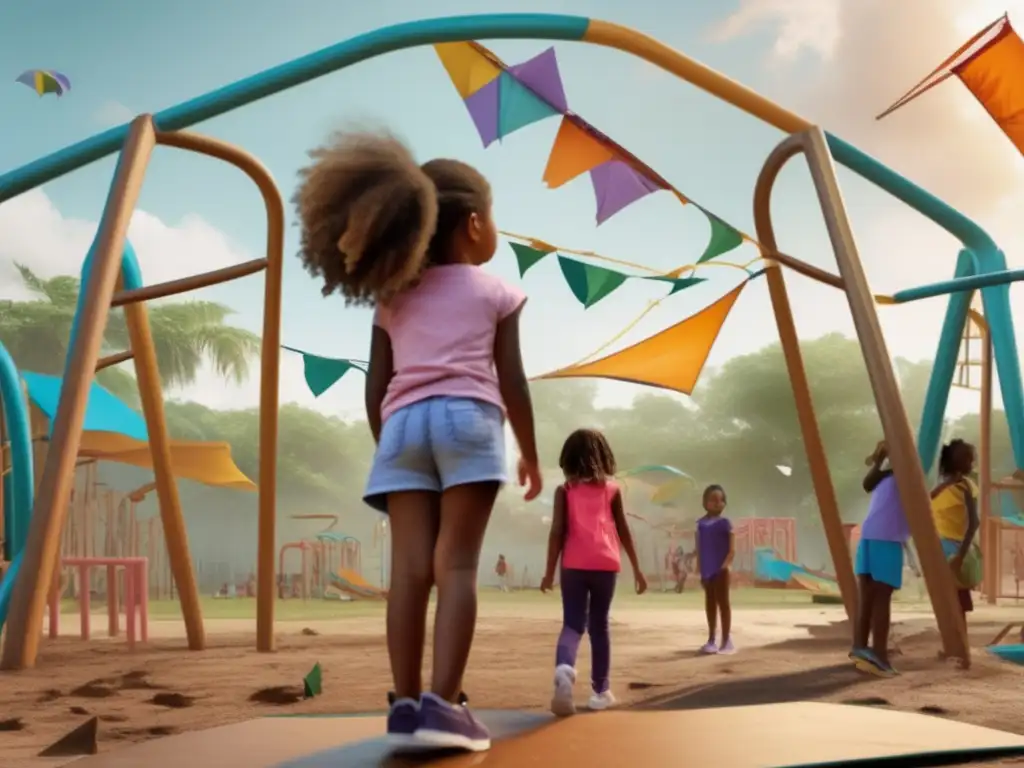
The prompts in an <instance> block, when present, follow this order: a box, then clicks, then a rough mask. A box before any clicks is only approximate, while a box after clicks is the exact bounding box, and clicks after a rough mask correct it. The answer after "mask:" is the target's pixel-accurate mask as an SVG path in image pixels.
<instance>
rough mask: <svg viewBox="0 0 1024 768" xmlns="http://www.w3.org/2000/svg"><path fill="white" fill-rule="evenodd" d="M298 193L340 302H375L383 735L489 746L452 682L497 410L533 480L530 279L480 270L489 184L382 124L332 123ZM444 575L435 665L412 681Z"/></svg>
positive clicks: (470, 605) (492, 480) (467, 634)
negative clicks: (527, 323) (387, 663)
mask: <svg viewBox="0 0 1024 768" xmlns="http://www.w3.org/2000/svg"><path fill="white" fill-rule="evenodd" d="M310 157H311V158H312V161H313V162H312V164H311V165H310V166H308V167H307V168H305V169H303V170H302V171H301V172H300V185H299V189H298V192H297V193H296V195H295V202H296V207H297V210H298V217H299V223H300V224H301V228H302V239H301V246H300V251H299V256H300V258H301V259H302V261H303V263H304V265H305V267H306V269H307V270H308V271H309V272H310V273H311V274H312V275H314V276H315V277H319V278H321V279H322V280H323V281H324V287H323V294H324V296H329V295H330V294H331V293H334V292H335V291H337V292H339V293H341V295H342V296H344V298H345V300H346V303H347V304H356V305H364V306H373V307H375V308H376V314H375V316H374V321H373V335H372V340H371V347H370V363H369V370H368V373H367V377H366V418H367V421H368V422H369V425H370V430H371V432H372V433H373V437H374V440H375V441H376V443H377V451H376V454H375V455H374V459H373V466H372V468H371V470H370V477H369V480H368V481H367V487H366V494H365V499H366V502H367V503H368V504H369V505H370V506H372V507H374V508H375V509H377V510H379V511H381V512H384V513H385V514H387V515H389V517H390V523H391V548H392V555H391V587H390V592H389V595H388V605H387V641H388V655H389V657H390V660H391V673H392V676H393V678H394V685H395V690H394V692H393V694H392V695H391V696H390V697H389V698H390V700H391V707H390V711H389V713H388V721H387V731H388V737H389V740H390V741H391V742H393V743H396V744H398V745H404V746H413V747H415V748H421V747H427V748H434V747H440V748H457V749H468V750H473V751H481V750H486V749H488V748H489V747H490V735H489V733H488V731H487V728H486V727H485V726H484V725H483V724H482V723H480V721H479V720H477V719H476V718H475V717H474V716H473V714H472V713H471V712H470V711H469V709H468V707H467V706H466V700H465V697H464V696H462V695H461V687H462V677H463V673H464V672H465V669H466V660H467V658H468V657H469V651H470V646H471V645H472V642H473V633H474V629H475V625H476V609H477V598H476V584H477V568H478V565H479V559H480V547H481V544H482V542H483V537H484V531H485V530H486V528H487V521H488V518H489V517H490V514H491V509H492V507H493V505H494V500H495V497H496V495H497V493H498V489H499V488H500V486H501V484H502V483H503V482H504V481H505V480H506V477H505V467H506V462H505V439H504V420H505V416H506V413H507V416H508V420H509V422H510V423H511V425H512V431H513V432H514V433H515V436H516V438H517V440H518V442H519V448H520V451H521V455H522V458H521V459H520V462H519V481H520V484H527V483H528V485H529V488H528V490H527V493H526V498H527V499H532V498H534V497H536V496H537V494H538V493H540V491H541V477H540V471H539V469H538V464H537V448H536V444H535V440H534V425H533V410H532V406H531V403H530V392H529V388H528V386H527V380H526V375H525V373H524V372H523V363H522V357H521V355H520V350H519V314H520V312H521V310H522V308H523V304H524V303H525V301H526V299H525V297H524V295H523V293H522V292H521V291H520V290H519V289H518V288H515V287H513V286H510V285H507V284H506V283H504V282H503V281H501V280H499V279H498V278H497V277H494V276H493V275H489V274H487V273H486V272H484V271H483V270H482V269H480V267H481V265H483V264H486V263H487V262H488V261H490V260H491V257H492V256H493V255H494V251H495V248H496V247H497V230H496V228H495V225H494V221H493V219H492V217H491V190H490V186H489V185H488V184H487V181H486V179H484V177H483V176H481V175H480V173H479V172H477V171H476V170H475V169H473V168H471V167H470V166H468V165H466V164H465V163H461V162H459V161H457V160H431V161H430V162H428V163H425V164H424V165H419V164H417V163H416V161H415V160H414V159H413V158H412V156H411V154H410V153H409V152H408V150H407V149H406V148H405V147H404V146H403V145H402V144H401V143H400V142H398V141H397V140H395V139H394V138H392V137H390V136H387V135H374V134H340V135H337V136H335V137H333V138H332V140H331V141H330V142H329V143H328V144H327V145H325V146H323V147H320V148H318V149H316V150H314V151H313V152H311V153H310ZM435 585H436V586H437V611H436V615H435V619H434V659H433V665H432V667H433V673H432V679H431V682H430V686H429V687H424V685H423V682H422V679H421V674H422V673H421V667H422V662H423V647H424V636H425V633H426V619H427V602H428V600H429V598H430V591H431V588H432V587H433V586H435Z"/></svg>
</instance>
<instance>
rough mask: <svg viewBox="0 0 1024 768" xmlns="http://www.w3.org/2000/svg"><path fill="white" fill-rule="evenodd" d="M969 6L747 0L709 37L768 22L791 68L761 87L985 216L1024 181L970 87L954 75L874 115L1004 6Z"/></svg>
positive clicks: (750, 30) (953, 0)
mask: <svg viewBox="0 0 1024 768" xmlns="http://www.w3.org/2000/svg"><path fill="white" fill-rule="evenodd" d="M964 5H965V4H964V3H960V2H958V1H957V0H899V2H892V0H741V2H740V6H739V8H738V9H737V10H736V11H735V12H734V13H733V14H731V15H730V16H729V17H727V18H726V19H725V20H724V21H722V22H721V23H719V24H718V25H716V26H715V27H714V28H713V30H712V37H713V38H715V39H718V40H723V41H724V40H732V39H737V38H742V37H746V36H749V35H751V34H754V33H756V32H763V31H765V30H768V31H769V32H771V33H772V34H773V35H774V38H775V43H774V45H773V54H772V55H773V57H774V58H775V60H776V62H777V63H779V64H782V65H784V64H786V63H790V64H792V66H790V67H788V68H787V67H785V66H783V67H782V69H781V70H773V71H776V72H777V75H778V77H777V80H776V81H774V82H772V83H769V84H767V85H765V86H763V87H764V89H765V91H766V95H768V96H770V97H773V98H776V99H777V100H778V101H780V102H781V103H783V104H786V105H787V106H791V107H793V108H795V109H796V110H797V111H798V112H800V113H801V114H804V115H805V116H806V117H808V118H809V119H811V120H813V121H815V122H817V123H818V124H820V125H822V126H824V127H825V128H827V129H829V130H834V131H835V132H837V133H839V134H840V135H842V136H843V137H844V138H847V139H850V140H852V141H853V142H854V143H855V144H857V146H858V147H860V148H861V149H863V150H865V151H867V152H869V153H871V154H872V155H874V156H876V157H877V158H878V159H879V160H881V161H882V162H884V163H886V164H887V165H890V166H891V167H893V168H894V169H896V170H898V171H900V172H901V173H903V174H905V175H907V176H908V177H910V178H911V179H913V180H914V181H916V182H918V183H920V184H922V185H923V186H925V187H926V188H928V189H930V190H932V191H934V192H936V193H937V194H939V195H940V196H941V197H943V198H944V199H946V200H948V201H949V202H950V203H952V204H953V205H955V206H957V207H960V208H963V209H964V210H965V212H967V213H969V214H971V215H974V216H982V215H984V214H985V213H986V212H988V211H990V210H991V209H992V208H993V207H995V206H997V205H998V204H999V202H1000V201H1002V200H1003V199H1005V198H1006V197H1008V196H1010V195H1013V194H1016V192H1017V191H1018V190H1019V189H1020V188H1021V186H1022V182H1024V160H1022V159H1021V157H1020V156H1019V154H1018V153H1017V152H1015V151H1014V150H1013V147H1012V145H1011V144H1010V143H1009V141H1008V140H1007V139H1006V138H1005V137H1004V136H1003V135H1002V134H1001V132H1000V131H999V129H998V127H996V125H995V124H994V123H993V122H992V121H991V120H989V118H988V116H987V115H986V114H985V113H984V111H983V110H982V109H981V107H980V106H979V105H978V104H977V102H976V101H975V100H974V98H973V97H972V96H971V94H970V93H969V92H968V91H967V89H966V88H964V87H963V86H962V85H960V84H959V83H957V82H956V81H950V82H948V83H945V84H943V85H941V86H939V87H938V88H935V89H933V90H931V91H929V92H928V93H927V94H926V95H924V96H922V97H921V98H919V99H917V100H915V101H914V102H913V103H912V104H910V105H908V106H906V107H904V108H902V109H900V110H899V111H897V112H895V113H893V114H892V115H890V116H889V117H887V118H885V119H884V120H881V121H876V120H875V116H876V115H877V114H878V113H880V112H881V111H882V110H883V109H885V108H886V107H887V106H889V105H890V104H891V103H893V102H894V101H895V100H896V99H897V98H899V97H900V96H901V95H902V94H903V93H905V92H906V91H908V90H910V88H911V87H912V86H913V85H915V84H916V83H917V82H918V81H920V80H921V79H922V78H923V77H924V76H925V75H927V74H928V73H929V72H930V71H931V70H932V69H933V68H934V67H936V66H938V64H939V63H940V62H942V61H943V60H944V59H945V57H946V56H948V55H949V54H950V53H952V52H953V51H954V50H956V49H957V48H958V47H959V46H960V45H961V44H962V43H963V42H965V41H966V39H967V38H968V37H969V36H970V35H971V34H972V33H973V32H976V31H978V29H980V28H981V26H982V25H983V24H984V23H986V22H987V21H992V20H994V19H995V18H996V17H997V16H998V13H996V12H994V11H991V9H990V8H989V7H988V6H986V9H985V11H986V12H985V16H981V15H979V14H980V13H981V11H980V9H979V8H978V7H972V8H971V9H969V11H970V12H969V13H965V11H964V10H963V6H964ZM975 5H977V4H975ZM1018 5H1022V6H1024V3H1020V2H1018ZM992 8H994V6H992ZM990 11H991V12H990ZM981 19H985V20H986V21H981ZM908 30H912V33H910V32H908ZM801 52H807V53H810V54H814V55H816V56H817V57H818V61H817V62H815V63H814V65H813V66H810V67H809V66H808V65H807V63H806V62H805V61H800V62H799V63H798V64H797V63H795V62H794V58H795V54H796V53H801Z"/></svg>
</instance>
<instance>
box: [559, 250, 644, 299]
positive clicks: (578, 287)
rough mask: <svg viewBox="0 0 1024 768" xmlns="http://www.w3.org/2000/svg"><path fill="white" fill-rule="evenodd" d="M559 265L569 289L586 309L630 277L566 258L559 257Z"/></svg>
mask: <svg viewBox="0 0 1024 768" xmlns="http://www.w3.org/2000/svg"><path fill="white" fill-rule="evenodd" d="M558 265H559V266H560V267H561V268H562V276H563V277H565V282H566V283H568V284H569V289H570V290H571V291H572V292H573V295H574V296H575V297H576V298H577V299H579V301H580V303H581V304H582V305H583V308H584V309H589V308H590V307H592V306H594V305H595V304H597V302H599V301H600V300H601V299H603V298H604V297H605V296H607V295H608V294H609V293H611V292H612V291H614V290H615V289H616V288H618V287H619V286H620V285H622V284H623V283H624V282H626V278H627V277H629V275H624V274H622V273H621V272H616V271H614V270H611V269H605V268H604V267H597V266H594V265H593V264H586V263H584V262H582V261H576V260H575V259H567V258H565V257H564V256H559V257H558Z"/></svg>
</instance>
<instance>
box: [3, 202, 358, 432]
mask: <svg viewBox="0 0 1024 768" xmlns="http://www.w3.org/2000/svg"><path fill="white" fill-rule="evenodd" d="M95 230H96V222H90V221H83V220H78V219H70V218H65V217H64V216H63V215H62V214H61V212H60V211H59V210H57V208H56V207H55V206H54V205H53V203H52V202H51V201H50V199H49V198H48V197H47V196H46V194H45V193H43V192H42V191H41V190H38V189H37V190H32V191H31V192H27V193H25V194H23V195H20V196H19V197H16V198H14V199H12V200H9V201H7V202H6V203H3V204H0V299H16V300H18V299H26V298H29V296H30V294H29V293H28V292H27V291H26V290H25V288H24V286H23V285H22V283H21V280H20V278H19V277H18V274H17V271H16V270H15V269H14V263H15V262H18V263H22V264H25V265H27V266H28V267H30V268H31V269H32V270H33V271H34V272H36V273H37V274H39V275H40V276H42V277H54V276H56V275H78V273H79V271H80V269H81V265H82V260H83V259H84V257H85V254H86V251H87V250H88V248H89V245H90V243H91V242H92V238H93V235H94V233H95ZM128 236H129V239H130V240H131V242H132V245H133V246H134V247H135V251H136V254H137V255H138V258H139V263H140V265H141V268H142V274H143V278H144V279H145V281H146V283H147V284H150V285H152V284H156V283H161V282H165V281H167V280H175V279H178V278H182V277H187V276H189V275H194V274H197V273H199V272H206V271H209V270H212V269H218V268H220V267H225V266H229V265H231V264H237V263H239V262H242V261H248V260H250V259H252V258H253V256H252V255H251V254H249V253H246V252H245V251H244V249H242V248H240V247H239V246H238V245H236V244H234V243H232V242H231V241H230V240H229V239H228V237H227V236H225V235H224V233H223V232H220V231H219V230H218V229H216V228H215V227H213V226H211V225H210V224H208V223H207V222H206V221H204V220H203V219H202V218H200V217H199V216H196V215H188V216H186V217H184V218H183V219H182V220H181V221H180V222H178V223H177V224H174V225H171V224H168V223H166V222H164V221H162V220H161V219H159V218H158V217H156V216H154V215H153V214H150V213H146V212H145V211H136V212H135V214H134V216H133V217H132V221H131V225H130V227H129V231H128ZM201 293H202V292H197V293H195V294H186V295H184V296H179V297H175V298H174V299H171V300H175V301H181V300H186V301H187V300H188V299H189V298H190V297H194V296H198V295H201ZM258 295H259V297H260V298H259V301H262V286H261V287H260V288H259V290H258ZM241 319H242V320H243V321H244V324H245V325H246V327H251V328H255V329H257V330H258V329H259V327H260V323H261V319H260V318H259V317H255V318H241ZM351 378H352V379H356V378H358V377H356V376H352V377H351ZM353 386H358V385H356V384H353V382H351V381H348V382H343V383H342V384H339V385H338V386H336V387H335V388H334V390H332V391H331V392H329V393H328V394H327V395H325V396H324V397H322V398H320V399H319V400H314V399H313V397H312V395H310V394H309V391H308V389H307V388H306V384H305V380H304V378H303V372H302V360H301V358H300V357H299V356H298V355H295V354H292V353H289V352H282V356H281V376H280V397H281V401H282V402H290V401H297V402H300V403H302V404H304V405H307V406H310V407H313V406H315V407H317V408H319V409H322V410H325V411H333V412H337V411H338V410H339V408H340V406H341V404H342V403H344V402H351V401H352V399H353V398H352V393H351V392H348V390H349V389H351V388H352V387H353ZM346 394H347V398H346V397H345V396H346ZM168 396H170V397H176V398H183V399H192V400H196V401H198V402H201V403H204V404H205V405H208V406H211V407H217V408H244V407H249V406H253V405H256V404H257V403H258V402H259V361H258V360H257V361H254V362H253V365H252V375H251V376H250V378H249V380H248V381H246V382H244V383H243V384H241V385H238V386H235V385H233V384H228V383H225V382H224V381H222V380H221V379H219V378H218V377H217V376H216V375H215V373H214V372H213V371H211V370H204V371H203V372H202V373H201V375H200V377H199V380H198V381H197V382H196V383H195V384H194V385H192V386H190V387H188V388H186V389H185V390H183V391H178V392H170V393H168Z"/></svg>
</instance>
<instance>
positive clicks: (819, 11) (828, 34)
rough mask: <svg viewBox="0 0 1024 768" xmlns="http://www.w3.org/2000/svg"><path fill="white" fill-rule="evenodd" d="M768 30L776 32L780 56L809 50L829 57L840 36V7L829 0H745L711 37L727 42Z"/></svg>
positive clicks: (775, 52) (775, 51)
mask: <svg viewBox="0 0 1024 768" xmlns="http://www.w3.org/2000/svg"><path fill="white" fill-rule="evenodd" d="M765 29H769V30H773V31H774V32H775V40H774V42H773V44H772V54H773V55H774V56H776V57H778V58H780V59H783V60H792V59H794V58H796V57H797V56H798V55H799V54H800V53H802V52H804V51H805V50H807V51H811V52H813V53H816V54H818V55H819V56H822V57H824V58H829V57H831V55H832V53H833V51H834V49H835V46H836V42H837V40H838V38H839V6H838V4H837V3H835V2H829V1H828V0H741V2H740V6H739V8H737V9H736V11H735V12H734V13H732V14H730V15H729V16H727V17H726V18H725V19H723V20H722V21H721V22H719V23H717V24H715V25H714V26H713V27H712V28H711V35H710V36H711V39H712V40H714V41H718V42H724V41H727V40H732V39H735V38H738V37H744V36H746V35H749V34H753V33H756V32H762V31H764V30H765Z"/></svg>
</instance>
